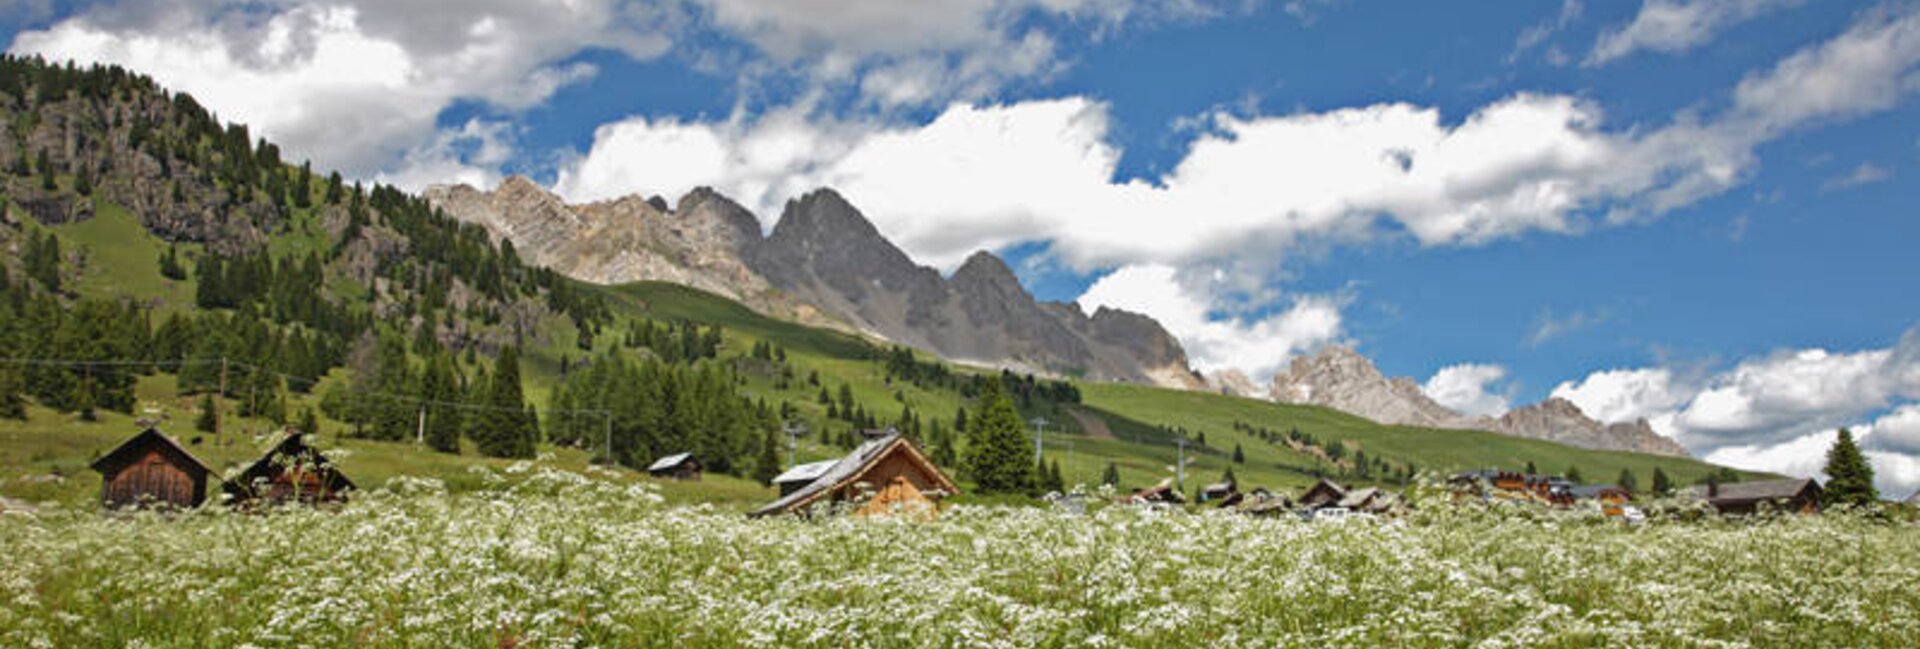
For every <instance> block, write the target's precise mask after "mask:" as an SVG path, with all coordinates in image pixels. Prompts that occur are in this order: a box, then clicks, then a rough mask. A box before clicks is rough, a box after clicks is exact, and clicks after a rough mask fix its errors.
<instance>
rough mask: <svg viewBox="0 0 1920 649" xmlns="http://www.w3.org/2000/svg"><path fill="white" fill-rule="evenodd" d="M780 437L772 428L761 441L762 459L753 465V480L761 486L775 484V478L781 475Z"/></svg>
mask: <svg viewBox="0 0 1920 649" xmlns="http://www.w3.org/2000/svg"><path fill="white" fill-rule="evenodd" d="M780 469H781V467H780V435H779V433H777V432H775V431H774V430H773V429H772V428H768V429H767V430H766V434H765V435H762V436H761V439H760V457H759V459H758V461H756V462H754V463H753V480H754V482H758V483H760V484H773V479H774V477H775V476H778V475H780Z"/></svg>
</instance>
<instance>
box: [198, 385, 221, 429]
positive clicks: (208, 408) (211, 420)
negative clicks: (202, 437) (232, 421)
mask: <svg viewBox="0 0 1920 649" xmlns="http://www.w3.org/2000/svg"><path fill="white" fill-rule="evenodd" d="M219 421H220V414H219V413H218V412H215V408H214V405H213V395H211V394H207V395H201V397H200V416H199V417H196V418H194V420H193V428H194V430H198V431H200V432H203V433H211V432H213V429H214V428H215V427H216V425H217V424H218V423H219Z"/></svg>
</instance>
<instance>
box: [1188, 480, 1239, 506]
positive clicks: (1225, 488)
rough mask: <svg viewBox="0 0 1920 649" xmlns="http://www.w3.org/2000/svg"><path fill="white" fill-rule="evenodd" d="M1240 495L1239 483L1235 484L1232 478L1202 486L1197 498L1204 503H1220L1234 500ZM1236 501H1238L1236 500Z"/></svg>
mask: <svg viewBox="0 0 1920 649" xmlns="http://www.w3.org/2000/svg"><path fill="white" fill-rule="evenodd" d="M1238 495H1240V487H1239V485H1237V484H1234V482H1233V481H1232V480H1227V481H1224V482H1216V483H1213V484H1210V485H1207V486H1204V487H1201V488H1200V495H1199V498H1198V499H1197V500H1198V501H1199V502H1203V503H1219V502H1224V501H1227V500H1234V497H1235V496H1238ZM1236 502H1238V501H1237V500H1236Z"/></svg>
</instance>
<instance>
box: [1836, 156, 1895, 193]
mask: <svg viewBox="0 0 1920 649" xmlns="http://www.w3.org/2000/svg"><path fill="white" fill-rule="evenodd" d="M1892 175H1893V174H1892V173H1891V172H1888V171H1887V170H1886V169H1884V168H1881V167H1880V166H1879V165H1875V164H1873V163H1871V162H1862V163H1860V166H1858V167H1854V168H1853V171H1849V172H1847V174H1846V175H1844V176H1835V177H1833V178H1829V179H1827V182H1824V183H1821V184H1820V188H1821V189H1825V190H1829V191H1831V190H1835V189H1849V188H1853V187H1859V186H1861V185H1871V184H1873V183H1877V182H1880V181H1882V180H1886V179H1887V178H1888V177H1889V176H1892Z"/></svg>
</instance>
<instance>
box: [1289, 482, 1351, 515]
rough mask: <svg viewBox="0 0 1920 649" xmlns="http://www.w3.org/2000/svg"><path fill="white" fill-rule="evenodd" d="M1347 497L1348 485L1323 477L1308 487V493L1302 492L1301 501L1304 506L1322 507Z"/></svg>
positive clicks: (1308, 507) (1335, 503)
mask: <svg viewBox="0 0 1920 649" xmlns="http://www.w3.org/2000/svg"><path fill="white" fill-rule="evenodd" d="M1345 497H1347V488H1346V487H1342V486H1340V483H1337V482H1334V481H1332V480H1328V479H1326V478H1321V479H1320V481H1319V482H1316V483H1313V486H1311V487H1308V488H1307V491H1306V493H1303V494H1300V501H1299V502H1300V506H1301V507H1302V508H1305V509H1319V508H1321V507H1332V506H1335V505H1337V504H1338V503H1339V502H1340V499H1342V498H1345Z"/></svg>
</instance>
